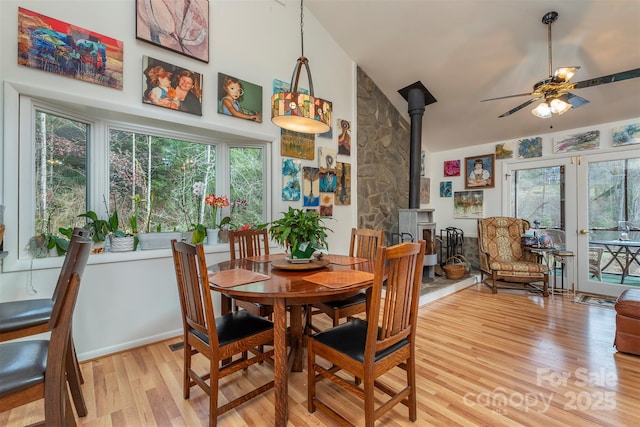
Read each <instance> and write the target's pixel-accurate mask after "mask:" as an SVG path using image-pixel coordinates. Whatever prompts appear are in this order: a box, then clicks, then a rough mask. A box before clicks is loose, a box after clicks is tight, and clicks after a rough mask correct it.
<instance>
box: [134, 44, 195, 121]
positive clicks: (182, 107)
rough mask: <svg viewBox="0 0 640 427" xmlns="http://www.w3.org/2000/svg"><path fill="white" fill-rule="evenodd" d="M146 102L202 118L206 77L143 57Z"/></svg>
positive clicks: (143, 83)
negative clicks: (203, 81)
mask: <svg viewBox="0 0 640 427" xmlns="http://www.w3.org/2000/svg"><path fill="white" fill-rule="evenodd" d="M142 102H144V103H145V104H151V105H156V106H158V107H164V108H169V109H171V110H177V111H184V112H185V113H191V114H196V115H198V116H201V115H202V74H200V73H196V72H194V71H191V70H188V69H186V68H182V67H179V66H177V65H173V64H170V63H168V62H164V61H160V60H158V59H155V58H151V57H149V56H143V57H142Z"/></svg>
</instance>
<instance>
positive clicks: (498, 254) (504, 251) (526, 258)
mask: <svg viewBox="0 0 640 427" xmlns="http://www.w3.org/2000/svg"><path fill="white" fill-rule="evenodd" d="M529 228H530V224H529V221H527V220H524V219H521V218H512V217H498V216H495V217H489V218H484V219H480V220H478V247H479V256H480V277H481V280H482V281H483V283H485V284H486V285H488V286H489V287H490V288H491V291H492V293H494V294H495V293H497V292H498V287H500V288H506V289H513V288H516V287H515V285H519V286H518V287H517V288H522V287H523V286H524V288H525V289H528V290H538V291H539V290H540V289H539V288H538V287H536V286H534V285H533V283H536V282H542V294H543V295H544V296H547V295H549V292H548V284H549V270H548V267H547V266H546V265H545V264H544V263H541V262H539V261H538V256H537V255H536V254H534V253H532V252H531V251H528V250H526V249H525V248H523V247H522V245H521V236H522V234H523V233H524V232H525V231H526V230H528V229H529ZM485 275H487V276H489V277H490V278H491V279H490V281H487V280H488V279H485V278H484V276H485Z"/></svg>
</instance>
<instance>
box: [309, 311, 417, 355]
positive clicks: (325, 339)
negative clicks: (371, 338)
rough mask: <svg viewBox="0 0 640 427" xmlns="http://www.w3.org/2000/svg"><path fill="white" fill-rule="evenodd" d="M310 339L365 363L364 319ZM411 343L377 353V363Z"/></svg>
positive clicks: (399, 343) (365, 324)
mask: <svg viewBox="0 0 640 427" xmlns="http://www.w3.org/2000/svg"><path fill="white" fill-rule="evenodd" d="M309 339H312V340H315V341H318V342H321V343H322V344H324V345H326V346H329V347H331V348H333V349H335V350H337V351H339V352H340V353H343V354H346V355H347V356H349V357H350V358H352V359H354V360H357V361H359V362H362V363H364V346H365V342H366V340H367V322H366V321H364V320H362V319H357V318H356V319H353V320H350V321H348V322H346V323H343V324H341V325H339V326H336V327H335V328H331V329H327V330H325V331H322V332H319V333H317V334H315V335H313V336H312V337H309ZM408 344H409V341H407V340H402V341H400V342H398V343H396V344H394V345H392V346H391V347H388V348H385V349H384V350H381V351H379V352H377V353H376V355H375V358H374V359H375V361H376V362H377V361H378V360H381V359H383V358H385V357H386V356H388V355H389V354H391V353H393V352H395V351H397V350H398V349H400V348H401V347H404V346H405V345H408Z"/></svg>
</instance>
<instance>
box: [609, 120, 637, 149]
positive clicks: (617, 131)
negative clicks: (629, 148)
mask: <svg viewBox="0 0 640 427" xmlns="http://www.w3.org/2000/svg"><path fill="white" fill-rule="evenodd" d="M611 133H612V135H611V136H612V140H613V143H612V145H613V146H614V147H618V146H620V145H631V144H640V123H632V124H630V125H625V126H618V127H614V128H613V129H611Z"/></svg>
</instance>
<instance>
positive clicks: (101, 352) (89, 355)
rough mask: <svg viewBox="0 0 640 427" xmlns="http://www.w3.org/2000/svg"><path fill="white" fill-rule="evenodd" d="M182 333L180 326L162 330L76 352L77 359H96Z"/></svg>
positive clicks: (82, 360) (81, 360)
mask: <svg viewBox="0 0 640 427" xmlns="http://www.w3.org/2000/svg"><path fill="white" fill-rule="evenodd" d="M182 334H183V330H182V328H180V329H176V330H174V331H168V332H164V333H162V334H158V335H154V336H151V337H144V338H141V339H139V340H133V341H128V342H125V343H121V344H118V345H114V346H111V347H103V348H99V349H96V350H93V351H88V352H85V353H78V360H79V361H80V362H84V361H87V360H92V359H97V358H99V357H102V356H108V355H110V354H113V353H118V352H121V351H126V350H131V349H132V348H136V347H142V346H145V345H148V344H153V343H156V342H158V341H164V340H168V339H169V338H174V337H177V336H182Z"/></svg>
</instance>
